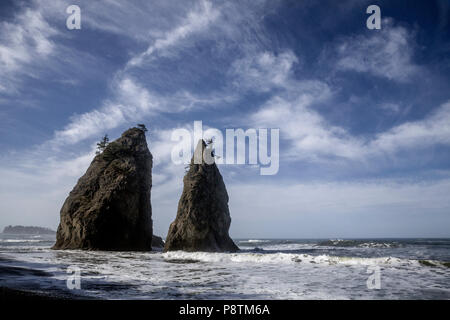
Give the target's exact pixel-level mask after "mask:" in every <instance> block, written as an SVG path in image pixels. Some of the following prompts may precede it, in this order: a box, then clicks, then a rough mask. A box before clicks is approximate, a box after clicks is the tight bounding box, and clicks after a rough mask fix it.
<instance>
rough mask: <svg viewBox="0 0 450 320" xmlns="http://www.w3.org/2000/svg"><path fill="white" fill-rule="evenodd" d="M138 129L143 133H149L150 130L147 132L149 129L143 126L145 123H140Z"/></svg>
mask: <svg viewBox="0 0 450 320" xmlns="http://www.w3.org/2000/svg"><path fill="white" fill-rule="evenodd" d="M137 127H138V128H139V129H141V130H142V131H144V132H147V131H148V130H147V127H146V126H145V124H143V123H138V125H137Z"/></svg>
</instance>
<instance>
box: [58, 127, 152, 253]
mask: <svg viewBox="0 0 450 320" xmlns="http://www.w3.org/2000/svg"><path fill="white" fill-rule="evenodd" d="M145 130H146V129H145V127H141V128H131V129H129V130H127V131H125V132H124V133H123V134H122V136H121V137H120V138H119V139H117V140H115V141H113V142H111V143H110V144H108V145H107V146H106V148H105V149H104V151H103V152H101V153H100V154H98V155H97V156H96V157H95V158H94V160H93V161H92V163H91V165H90V166H89V168H88V169H87V171H86V173H85V174H84V175H83V176H82V177H81V178H80V179H79V180H78V183H77V184H76V186H75V187H74V188H73V190H72V191H71V192H70V194H69V196H68V197H67V199H66V201H65V202H64V205H63V207H62V209H61V221H60V224H59V227H58V231H57V236H56V244H55V245H54V246H53V249H85V250H129V251H147V250H151V248H152V237H153V227H152V209H151V205H150V191H151V187H152V164H153V157H152V155H151V153H150V151H149V150H148V147H147V141H146V139H145ZM155 240H156V239H155Z"/></svg>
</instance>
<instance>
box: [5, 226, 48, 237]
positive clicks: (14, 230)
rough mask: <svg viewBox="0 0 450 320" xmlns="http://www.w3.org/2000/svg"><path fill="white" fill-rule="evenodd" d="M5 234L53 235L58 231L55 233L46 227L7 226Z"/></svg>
mask: <svg viewBox="0 0 450 320" xmlns="http://www.w3.org/2000/svg"><path fill="white" fill-rule="evenodd" d="M2 233H3V234H15V235H17V234H19V235H22V234H23V235H44V234H48V235H53V234H56V231H53V230H52V229H50V228H45V227H36V226H11V225H9V226H7V227H5V228H4V229H3V232H2Z"/></svg>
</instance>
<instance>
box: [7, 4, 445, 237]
mask: <svg viewBox="0 0 450 320" xmlns="http://www.w3.org/2000/svg"><path fill="white" fill-rule="evenodd" d="M71 4H77V5H79V6H80V8H81V19H82V22H81V23H82V25H81V26H82V28H81V30H68V29H67V28H66V18H67V16H68V14H66V12H65V11H66V8H67V7H68V6H69V5H71ZM371 4H376V5H378V6H380V8H381V16H382V29H381V30H369V29H367V28H366V19H367V18H368V15H367V14H366V8H367V7H368V6H369V5H371ZM449 13H450V3H449V2H448V1H447V0H435V1H400V0H395V1H394V0H391V1H362V0H361V1H356V0H343V1H331V0H330V1H293V0H292V1H288V0H285V1H276V0H271V1H268V0H267V1H263V0H256V1H254V0H253V1H206V0H196V1H126V2H125V1H118V0H117V1H115V0H110V1H75V0H71V1H63V0H58V1H44V0H34V1H2V3H1V4H0V148H1V150H2V152H1V153H0V177H1V180H0V214H1V216H0V227H3V226H5V225H9V224H26V225H30V224H31V225H42V226H49V227H53V228H56V226H57V225H58V223H59V210H60V207H61V206H62V203H63V201H64V199H65V198H66V197H67V195H68V193H69V192H70V190H71V189H72V187H73V186H74V185H75V183H76V181H77V179H78V178H79V177H80V176H81V175H82V174H83V173H84V172H85V170H86V169H87V167H88V166H89V163H90V161H91V160H92V157H93V155H94V153H95V143H96V142H97V141H98V140H99V138H100V137H101V136H102V135H104V134H105V133H108V134H109V136H110V138H113V139H114V138H117V137H118V136H119V135H120V133H121V132H122V131H124V130H125V129H127V128H128V127H131V126H134V125H136V123H145V124H146V125H147V127H148V128H149V132H148V135H147V140H148V143H149V147H150V151H151V152H152V153H153V155H154V161H155V163H154V169H153V184H154V185H153V191H152V206H153V221H154V232H155V233H156V234H159V235H163V236H165V235H166V233H167V230H168V226H169V223H170V222H171V221H172V220H173V219H174V217H175V215H176V209H177V203H178V199H179V196H180V194H181V190H182V177H183V173H184V166H183V165H174V164H173V163H172V162H171V160H170V152H171V150H172V147H173V145H174V142H172V141H171V139H170V137H171V132H172V131H173V130H174V129H176V128H187V129H192V126H193V122H194V120H202V121H203V125H204V126H205V127H213V128H218V129H221V130H225V129H226V128H243V129H248V128H279V129H280V171H279V173H278V174H277V175H274V176H260V175H259V170H258V169H257V168H254V167H253V166H250V165H239V166H238V165H221V166H220V170H221V172H222V174H223V176H224V180H225V183H226V185H227V189H228V193H229V196H230V203H229V205H230V211H231V216H232V226H231V230H230V232H231V235H232V236H233V237H266V238H271V237H281V238H283V237H292V238H323V237H449V236H450V228H449V226H450V197H449V196H448V195H449V194H450V161H449V160H450V147H449V146H450V90H449V89H450V72H449V71H450V24H449V20H448V18H449Z"/></svg>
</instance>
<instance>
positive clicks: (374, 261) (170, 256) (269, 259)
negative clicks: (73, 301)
mask: <svg viewBox="0 0 450 320" xmlns="http://www.w3.org/2000/svg"><path fill="white" fill-rule="evenodd" d="M163 258H164V259H165V260H166V261H168V262H170V261H177V262H179V261H191V262H193V261H196V262H221V263H224V262H237V263H239V262H242V263H275V264H277V263H315V264H319V265H333V264H343V265H368V266H369V265H415V266H419V265H420V263H419V261H418V260H409V259H400V258H395V257H380V258H360V257H338V256H329V255H318V256H312V255H308V254H293V253H269V254H264V253H209V252H184V251H172V252H166V253H164V254H163Z"/></svg>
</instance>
